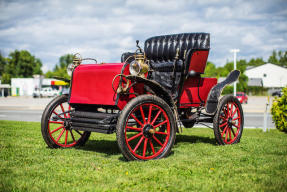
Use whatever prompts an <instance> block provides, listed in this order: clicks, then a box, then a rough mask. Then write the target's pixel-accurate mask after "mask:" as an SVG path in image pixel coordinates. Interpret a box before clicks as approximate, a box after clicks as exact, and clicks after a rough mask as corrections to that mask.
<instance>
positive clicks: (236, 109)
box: [231, 108, 238, 117]
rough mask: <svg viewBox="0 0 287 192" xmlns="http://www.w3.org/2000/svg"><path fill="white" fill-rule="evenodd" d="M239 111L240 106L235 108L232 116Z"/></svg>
mask: <svg viewBox="0 0 287 192" xmlns="http://www.w3.org/2000/svg"><path fill="white" fill-rule="evenodd" d="M237 111H238V108H235V111H234V112H233V113H232V115H231V117H233V116H234V115H235V113H236V112H237Z"/></svg>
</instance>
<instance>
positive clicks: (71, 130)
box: [70, 130, 76, 142]
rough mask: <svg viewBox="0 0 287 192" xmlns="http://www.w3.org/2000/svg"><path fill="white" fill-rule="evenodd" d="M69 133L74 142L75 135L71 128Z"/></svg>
mask: <svg viewBox="0 0 287 192" xmlns="http://www.w3.org/2000/svg"><path fill="white" fill-rule="evenodd" d="M70 133H71V136H72V139H73V141H74V142H75V141H76V140H75V137H74V134H73V132H72V130H70Z"/></svg>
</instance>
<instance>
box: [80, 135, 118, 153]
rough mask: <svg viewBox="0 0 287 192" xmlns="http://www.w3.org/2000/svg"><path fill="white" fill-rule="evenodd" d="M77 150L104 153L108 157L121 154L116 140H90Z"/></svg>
mask: <svg viewBox="0 0 287 192" xmlns="http://www.w3.org/2000/svg"><path fill="white" fill-rule="evenodd" d="M77 149H80V150H85V151H94V152H98V153H104V154H106V155H107V156H110V155H117V154H120V153H121V152H120V150H119V148H118V144H117V141H116V140H115V141H111V140H104V139H102V140H89V141H88V142H87V143H86V144H85V145H84V146H81V147H78V148H77Z"/></svg>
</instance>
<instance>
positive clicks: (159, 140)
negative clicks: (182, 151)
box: [117, 95, 176, 160]
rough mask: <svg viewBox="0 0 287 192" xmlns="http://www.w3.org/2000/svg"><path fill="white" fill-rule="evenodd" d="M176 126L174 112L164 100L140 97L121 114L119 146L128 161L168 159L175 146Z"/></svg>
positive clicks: (118, 124) (118, 129)
mask: <svg viewBox="0 0 287 192" xmlns="http://www.w3.org/2000/svg"><path fill="white" fill-rule="evenodd" d="M175 136H176V123H175V118H174V115H173V113H172V110H171V108H170V107H169V106H168V104H167V103H166V102H165V101H164V100H162V99H161V98H159V97H157V96H154V95H141V96H138V97H136V98H134V99H133V100H131V101H130V102H129V103H128V104H127V105H126V106H125V108H124V109H123V110H122V112H121V115H120V116H119V119H118V123H117V142H118V146H119V148H120V150H121V151H122V154H123V155H124V157H125V158H126V159H127V160H150V159H160V158H163V157H166V156H167V155H168V154H169V153H170V151H171V148H172V146H173V144H174V141H175Z"/></svg>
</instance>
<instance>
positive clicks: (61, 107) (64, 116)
mask: <svg viewBox="0 0 287 192" xmlns="http://www.w3.org/2000/svg"><path fill="white" fill-rule="evenodd" d="M60 106H61V109H62V111H63V113H64V117H65V118H67V115H66V113H65V110H64V107H63V104H62V103H61V104H60Z"/></svg>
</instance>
